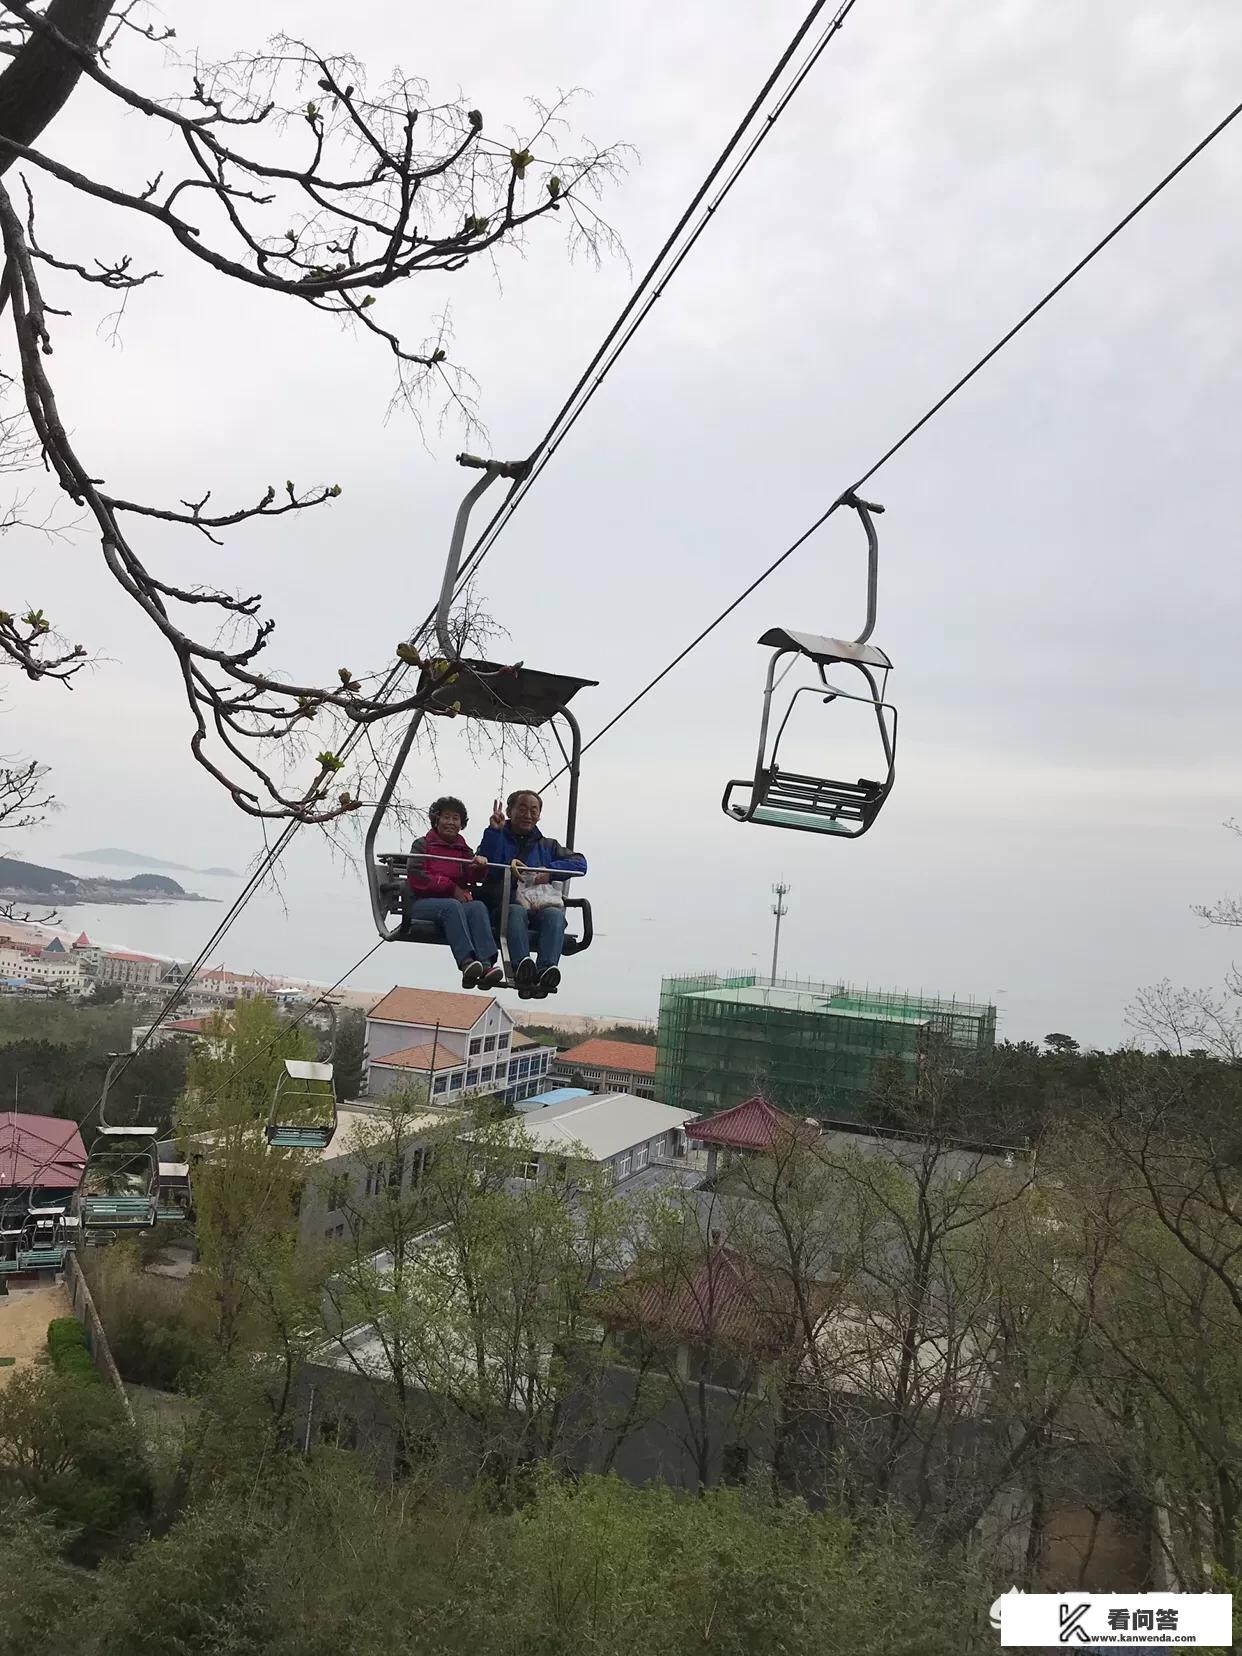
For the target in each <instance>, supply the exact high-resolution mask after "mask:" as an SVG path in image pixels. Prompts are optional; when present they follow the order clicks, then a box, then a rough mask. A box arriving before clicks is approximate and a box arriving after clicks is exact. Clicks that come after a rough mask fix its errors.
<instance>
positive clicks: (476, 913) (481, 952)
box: [410, 897, 496, 966]
mask: <svg viewBox="0 0 1242 1656" xmlns="http://www.w3.org/2000/svg"><path fill="white" fill-rule="evenodd" d="M410 919H411V920H434V921H435V922H436V924H437V925H438V926H439V928H440V930H441V931H442V932H443V933H444V941H445V942H446V943H447V944H448V946H449V948H450V949H452V951H453V959H454V960H455V961H456V962H457V964H458V965H459V966H464V965H466V963H467V962H468V961H470V960H481V961H483V963H484V964H485V965H486V964H487V963H488V962H490V961H493V960H495V958H496V939H495V938H494V937H493V936H492V922H491V919H490V917H489V916H488V912H487V905H486V904H484V903H480V902H479V901H478V900H477V899H476V900H475V901H474V902H472V903H459V902H458V901H457V899H456V897H416V898H415V899H414V901H413V902H412V903H411V904H410Z"/></svg>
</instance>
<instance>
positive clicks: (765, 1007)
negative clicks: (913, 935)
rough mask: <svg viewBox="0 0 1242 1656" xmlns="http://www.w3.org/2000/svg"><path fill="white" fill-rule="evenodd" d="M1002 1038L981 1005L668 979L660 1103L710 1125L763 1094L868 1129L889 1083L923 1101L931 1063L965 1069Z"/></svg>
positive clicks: (746, 981) (719, 979)
mask: <svg viewBox="0 0 1242 1656" xmlns="http://www.w3.org/2000/svg"><path fill="white" fill-rule="evenodd" d="M995 1039H996V1008H995V1006H992V1005H988V1004H985V1003H984V1002H981V1001H971V1000H961V999H957V998H956V997H955V998H953V999H949V1000H943V999H941V998H939V997H936V996H929V995H924V994H921V993H919V994H914V993H911V992H908V991H904V990H876V989H871V988H860V987H858V986H857V985H853V984H845V983H811V982H804V981H802V980H800V979H797V978H776V979H772V978H761V977H757V976H756V975H755V974H754V973H745V972H740V973H732V974H728V975H723V976H722V975H719V974H717V973H701V974H698V975H694V976H689V977H671V978H665V979H664V980H663V982H662V983H661V985H660V1025H659V1032H658V1041H657V1048H656V1096H657V1097H658V1098H660V1099H661V1100H663V1102H664V1103H666V1104H672V1105H675V1106H676V1107H677V1108H678V1109H682V1110H695V1111H697V1112H698V1113H699V1114H701V1115H707V1114H710V1113H711V1112H713V1111H715V1110H720V1109H727V1108H729V1107H730V1106H732V1105H734V1104H739V1103H741V1102H742V1101H743V1100H744V1099H746V1098H749V1097H752V1096H753V1095H754V1094H755V1093H761V1094H762V1095H763V1096H765V1097H767V1098H768V1099H770V1100H771V1101H772V1103H774V1104H778V1105H779V1106H780V1107H781V1108H782V1109H785V1110H791V1111H793V1112H795V1113H797V1114H800V1115H807V1116H816V1117H819V1118H821V1119H830V1118H833V1119H838V1120H858V1119H860V1117H861V1116H862V1115H863V1105H864V1100H865V1098H866V1095H867V1094H868V1093H869V1092H870V1090H871V1088H872V1087H873V1085H874V1084H875V1082H876V1080H877V1079H878V1078H879V1076H880V1075H883V1076H884V1077H886V1078H887V1079H889V1080H894V1079H897V1078H898V1077H900V1078H901V1079H902V1080H903V1081H905V1082H906V1083H908V1085H909V1087H910V1089H911V1091H912V1092H913V1090H914V1088H915V1086H916V1084H917V1080H918V1076H919V1072H920V1069H921V1068H922V1067H923V1066H924V1065H926V1064H927V1063H928V1062H929V1060H930V1059H931V1058H933V1057H935V1058H936V1059H937V1060H938V1061H940V1062H949V1063H954V1064H960V1063H965V1062H967V1061H968V1060H970V1059H973V1058H975V1057H977V1056H980V1055H982V1054H984V1053H986V1052H988V1051H990V1049H991V1047H992V1045H993V1043H994V1042H995ZM882 1066H883V1067H882Z"/></svg>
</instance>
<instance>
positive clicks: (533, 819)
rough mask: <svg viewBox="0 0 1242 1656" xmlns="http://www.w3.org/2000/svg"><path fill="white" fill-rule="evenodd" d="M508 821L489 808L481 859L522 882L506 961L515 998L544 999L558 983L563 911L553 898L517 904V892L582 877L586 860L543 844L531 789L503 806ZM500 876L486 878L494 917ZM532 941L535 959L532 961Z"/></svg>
mask: <svg viewBox="0 0 1242 1656" xmlns="http://www.w3.org/2000/svg"><path fill="white" fill-rule="evenodd" d="M505 805H506V807H507V810H508V813H509V814H508V817H507V818H506V816H505V814H504V812H503V811H502V810H501V808H500V801H499V800H497V801H496V803H495V805H494V807H493V809H492V818H491V826H490V827H488V828H486V829H485V830H484V832H483V838H482V839H481V840H480V841H479V855H480V856H483V857H486V858H487V860H488V862H489V863H508V864H509V865H510V866H511V867H512V868H513V869H514V870H515V872H516V873H517V874H518V876H519V877H520V884H519V881H518V880H515V882H514V886H513V890H512V893H511V895H510V899H509V930H508V944H509V958H510V959H511V960H512V962H513V980H514V983H515V985H516V987H517V991H518V997H519V999H521V1000H529V999H530V998H531V997H532V996H534V997H535V998H536V999H537V1000H542V998H543V997H544V996H545V995H551V994H555V992H556V990H557V987H558V986H559V984H560V981H561V973H560V968H559V966H558V965H557V962H558V961H559V960H560V958H561V946H562V944H563V943H564V941H565V910H564V907H563V906H562V904H561V902H558V901H556V900H555V898H554V899H553V901H552V902H551V903H550V904H548V905H547V906H543V905H540V906H535V904H536V899H534V898H533V897H532V901H531V905H530V906H529V907H524V906H523V904H522V903H521V902H519V901H518V891H519V890H520V889H521V887H522V886H525V887H526V888H527V889H528V890H530V891H531V892H532V893H534V892H538V891H539V890H540V888H541V887H544V886H548V885H550V884H552V883H553V882H554V880H555V877H556V876H558V875H559V876H562V877H563V876H565V875H569V874H585V873H586V871H587V864H586V858H585V857H584V856H582V855H581V854H580V853H579V852H577V851H569V850H567V849H566V848H565V846H563V845H560V844H558V843H557V841H556V840H554V839H545V838H544V836H543V835H542V834H541V833H540V832H539V815H540V812H541V811H542V810H543V800H542V799H541V798H540V796H539V795H538V794H537V793H536V792H535V791H534V789H533V788H519V789H518V791H517V792H516V793H511V794H510V795H509V797H508V799H507V800H506V801H505ZM501 891H502V876H501V875H500V874H499V873H497V872H496V871H495V870H494V869H493V871H492V873H491V875H490V876H489V886H488V889H487V894H488V898H489V903H490V906H491V908H492V909H493V912H494V913H496V914H497V915H499V912H500V899H501ZM532 940H533V942H534V944H535V946H536V947H537V948H538V954H537V956H536V958H535V959H534V960H533V961H532V960H531V958H530V951H531V946H532Z"/></svg>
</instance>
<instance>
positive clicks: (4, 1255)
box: [0, 1225, 22, 1276]
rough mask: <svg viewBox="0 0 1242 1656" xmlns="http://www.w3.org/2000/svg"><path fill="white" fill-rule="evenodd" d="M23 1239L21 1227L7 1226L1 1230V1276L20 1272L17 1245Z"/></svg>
mask: <svg viewBox="0 0 1242 1656" xmlns="http://www.w3.org/2000/svg"><path fill="white" fill-rule="evenodd" d="M21 1239H22V1232H21V1226H20V1225H16V1226H7V1225H6V1226H5V1227H4V1229H3V1230H0V1276H3V1275H6V1274H8V1273H9V1272H11V1271H16V1270H19V1269H20V1267H19V1265H18V1263H17V1245H18V1243H19V1242H20V1241H21Z"/></svg>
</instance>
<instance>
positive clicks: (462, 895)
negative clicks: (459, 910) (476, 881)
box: [453, 886, 474, 903]
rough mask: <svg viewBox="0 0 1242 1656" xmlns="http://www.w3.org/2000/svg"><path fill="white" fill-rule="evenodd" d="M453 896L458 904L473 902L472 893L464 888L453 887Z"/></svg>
mask: <svg viewBox="0 0 1242 1656" xmlns="http://www.w3.org/2000/svg"><path fill="white" fill-rule="evenodd" d="M453 896H454V897H456V899H457V901H458V902H459V903H472V902H473V901H474V893H473V892H472V891H470V890H468V889H467V888H466V887H465V886H454V887H453Z"/></svg>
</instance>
